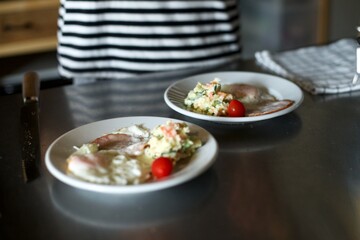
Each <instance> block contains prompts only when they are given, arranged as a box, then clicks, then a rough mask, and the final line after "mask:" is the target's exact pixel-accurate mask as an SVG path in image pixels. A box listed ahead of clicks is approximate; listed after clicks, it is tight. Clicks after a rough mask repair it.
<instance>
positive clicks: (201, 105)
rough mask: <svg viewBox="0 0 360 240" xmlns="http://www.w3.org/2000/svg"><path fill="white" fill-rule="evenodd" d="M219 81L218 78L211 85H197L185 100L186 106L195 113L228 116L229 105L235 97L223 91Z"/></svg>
mask: <svg viewBox="0 0 360 240" xmlns="http://www.w3.org/2000/svg"><path fill="white" fill-rule="evenodd" d="M219 81H220V80H219V79H217V78H216V79H214V80H213V81H211V82H210V83H206V84H202V83H200V82H199V83H197V85H196V86H195V88H194V89H193V90H191V91H190V92H189V93H188V95H187V97H186V98H185V100H184V103H185V105H186V106H187V107H189V108H190V109H192V110H193V111H196V112H199V113H203V114H206V115H214V116H226V115H227V108H228V104H229V102H230V101H231V100H232V99H233V96H232V95H231V94H228V93H225V92H222V91H221V85H220V82H219Z"/></svg>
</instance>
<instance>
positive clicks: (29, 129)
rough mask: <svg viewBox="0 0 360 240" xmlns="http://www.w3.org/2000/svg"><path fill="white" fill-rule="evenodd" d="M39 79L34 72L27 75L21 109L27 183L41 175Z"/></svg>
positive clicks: (23, 168)
mask: <svg viewBox="0 0 360 240" xmlns="http://www.w3.org/2000/svg"><path fill="white" fill-rule="evenodd" d="M39 86H40V84H39V78H38V75H37V74H36V73H34V72H29V73H26V74H25V76H24V80H23V98H24V106H23V107H22V108H21V116H20V120H21V136H20V137H21V138H20V139H21V164H22V170H23V176H24V180H25V182H30V181H32V180H34V179H36V178H37V177H38V176H39V175H40V171H39V165H40V157H41V156H40V155H41V151H40V150H41V149H40V134H39V104H38V97H39V96H38V95H39V88H40V87H39Z"/></svg>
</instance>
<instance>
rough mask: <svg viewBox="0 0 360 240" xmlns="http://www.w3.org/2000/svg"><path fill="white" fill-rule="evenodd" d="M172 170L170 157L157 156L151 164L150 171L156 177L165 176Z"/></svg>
mask: <svg viewBox="0 0 360 240" xmlns="http://www.w3.org/2000/svg"><path fill="white" fill-rule="evenodd" d="M172 170H173V163H172V161H171V159H170V158H167V157H159V158H157V159H155V160H154V161H153V163H152V165H151V172H152V174H153V175H154V176H155V177H156V178H158V179H159V178H163V177H167V176H169V175H170V174H171V172H172Z"/></svg>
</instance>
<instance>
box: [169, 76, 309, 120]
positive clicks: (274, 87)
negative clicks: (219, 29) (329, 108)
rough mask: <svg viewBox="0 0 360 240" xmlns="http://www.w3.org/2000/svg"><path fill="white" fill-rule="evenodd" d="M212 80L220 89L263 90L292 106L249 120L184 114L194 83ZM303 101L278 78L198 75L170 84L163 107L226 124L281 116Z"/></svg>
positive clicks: (289, 84) (294, 87)
mask: <svg viewBox="0 0 360 240" xmlns="http://www.w3.org/2000/svg"><path fill="white" fill-rule="evenodd" d="M215 78H218V79H220V83H221V84H223V85H225V84H234V83H241V84H249V85H253V86H256V87H261V88H265V89H266V90H267V91H268V92H269V94H271V95H273V96H274V97H275V98H276V99H278V100H284V99H289V100H292V101H294V103H293V104H292V105H291V106H290V107H287V108H285V109H282V110H280V111H277V112H273V113H269V114H265V115H260V116H251V117H250V116H249V117H226V116H210V115H205V114H201V113H197V112H193V111H190V110H188V109H187V108H186V106H185V105H184V99H185V98H186V96H187V94H188V93H189V91H190V90H192V89H194V87H195V86H196V84H197V83H198V82H200V83H208V82H210V81H212V80H213V79H215ZM303 98H304V96H303V92H302V90H301V89H300V88H299V87H298V86H297V85H296V84H294V83H293V82H291V81H289V80H286V79H284V78H281V77H278V76H274V75H269V74H263V73H255V72H213V73H205V74H199V75H195V76H191V77H188V78H185V79H183V80H179V81H177V82H175V83H173V84H172V85H170V86H169V87H168V88H167V89H166V91H165V93H164V100H165V102H166V104H167V105H168V106H169V107H170V108H172V109H173V110H175V111H176V112H178V113H181V114H183V115H185V116H188V117H192V118H196V119H200V120H206V121H212V122H218V123H229V124H234V123H244V122H256V121H262V120H266V119H271V118H275V117H279V116H282V115H284V114H287V113H290V112H292V111H294V110H295V109H296V108H298V107H299V106H300V104H301V103H302V101H303Z"/></svg>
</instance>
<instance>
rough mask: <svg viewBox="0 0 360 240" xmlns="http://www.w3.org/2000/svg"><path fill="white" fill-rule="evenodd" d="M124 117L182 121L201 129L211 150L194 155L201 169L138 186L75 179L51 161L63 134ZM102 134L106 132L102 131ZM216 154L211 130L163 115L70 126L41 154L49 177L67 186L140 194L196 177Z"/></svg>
mask: <svg viewBox="0 0 360 240" xmlns="http://www.w3.org/2000/svg"><path fill="white" fill-rule="evenodd" d="M125 119H127V120H131V119H153V121H162V122H165V121H166V120H173V121H177V122H185V123H187V124H189V126H191V127H194V128H196V129H198V130H201V131H203V133H205V134H206V137H207V141H206V143H205V145H203V146H202V147H204V146H206V148H210V150H211V152H210V154H209V156H208V159H207V161H204V160H203V158H199V157H196V156H195V160H196V159H200V160H201V161H203V163H201V168H198V169H196V170H187V171H186V172H185V174H186V173H187V172H189V173H187V175H183V174H181V172H182V171H184V169H185V170H186V169H188V168H184V169H182V170H180V171H179V172H177V173H175V175H174V177H171V178H169V179H164V180H161V181H157V182H151V183H145V184H139V185H130V186H129V185H126V186H122V185H104V184H96V183H90V182H86V181H82V180H80V179H77V178H74V177H71V176H69V175H67V174H66V173H65V172H64V171H62V170H60V169H58V168H57V167H56V166H55V165H54V163H53V161H55V160H51V154H52V152H53V151H54V149H55V150H56V148H55V147H56V145H57V144H58V143H59V141H60V140H61V139H63V138H64V137H66V136H68V135H70V134H71V133H73V132H76V131H80V129H81V128H84V127H89V126H91V125H95V124H101V123H105V122H107V121H109V122H112V121H120V122H119V127H122V126H121V120H125ZM159 124H160V123H159ZM144 125H145V126H146V123H145V122H144ZM124 127H125V126H124ZM104 133H106V132H104ZM217 155H218V143H217V141H216V139H215V138H214V136H213V135H212V134H211V133H209V132H208V131H207V130H206V129H204V128H202V127H200V126H198V125H196V124H194V123H191V122H187V121H183V120H180V119H175V118H166V117H155V116H128V117H118V118H109V119H104V120H100V121H95V122H92V123H88V124H84V125H82V126H79V127H76V128H74V129H71V130H69V131H68V132H66V133H64V134H62V135H61V136H59V137H58V138H56V139H55V140H54V141H53V142H52V143H51V144H50V145H49V147H48V148H47V150H46V153H45V165H46V168H47V169H48V171H49V172H50V174H51V175H52V176H53V177H55V178H56V179H57V180H59V181H61V182H63V183H65V184H67V185H69V186H72V187H75V188H79V189H83V190H88V191H92V192H100V193H109V194H132V193H144V192H150V191H156V190H161V189H166V188H170V187H173V186H176V185H180V184H182V183H185V182H187V181H190V180H192V179H194V178H196V177H197V176H199V175H201V174H202V173H203V172H205V171H206V170H207V169H209V168H210V167H211V166H212V165H213V163H214V162H215V160H216V158H217ZM200 160H197V161H200ZM205 160H206V159H205ZM64 161H66V159H64ZM196 163H198V162H196ZM178 175H180V176H178ZM180 177H181V178H180Z"/></svg>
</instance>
